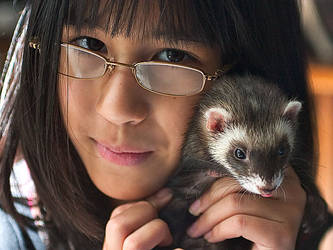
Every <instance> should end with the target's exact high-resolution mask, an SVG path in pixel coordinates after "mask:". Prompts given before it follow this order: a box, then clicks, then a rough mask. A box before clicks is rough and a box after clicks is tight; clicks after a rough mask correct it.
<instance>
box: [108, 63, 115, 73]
mask: <svg viewBox="0 0 333 250" xmlns="http://www.w3.org/2000/svg"><path fill="white" fill-rule="evenodd" d="M115 67H116V65H112V64H108V65H107V68H106V71H108V72H109V74H111V73H112V71H113V70H114V68H115Z"/></svg>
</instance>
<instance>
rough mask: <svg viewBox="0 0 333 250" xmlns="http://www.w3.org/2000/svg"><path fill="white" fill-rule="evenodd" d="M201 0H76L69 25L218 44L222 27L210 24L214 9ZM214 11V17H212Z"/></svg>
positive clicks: (126, 33) (147, 36)
mask: <svg viewBox="0 0 333 250" xmlns="http://www.w3.org/2000/svg"><path fill="white" fill-rule="evenodd" d="M199 2H201V1H186V0H180V1H174V0H163V1H161V0H121V1H120V0H118V1H117V0H113V1H111V0H101V1H97V0H93V1H88V0H72V1H71V5H70V8H69V12H68V18H67V23H66V24H67V25H68V24H69V25H73V26H74V27H75V28H76V29H78V30H80V29H81V28H87V27H88V28H90V29H94V28H95V27H96V26H98V27H99V28H102V29H104V30H105V32H107V33H108V34H110V35H111V36H117V35H123V36H126V37H132V38H135V39H147V38H148V39H156V40H162V39H163V40H168V41H169V42H179V41H193V42H199V43H204V44H205V45H209V46H211V47H215V46H216V43H217V42H216V41H217V39H216V36H217V35H218V34H217V33H218V30H216V28H214V27H210V26H209V23H210V22H209V20H208V19H209V18H213V17H212V16H211V14H212V13H210V12H211V10H210V9H205V8H201V9H199V8H198V6H200V4H198V3H199ZM208 15H210V17H208Z"/></svg>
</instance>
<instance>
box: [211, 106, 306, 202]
mask: <svg viewBox="0 0 333 250" xmlns="http://www.w3.org/2000/svg"><path fill="white" fill-rule="evenodd" d="M301 107H302V104H301V103H300V102H298V101H289V102H287V103H286V104H285V106H284V107H283V108H282V110H281V111H279V112H277V113H276V114H266V115H265V114H263V113H262V112H258V114H255V113H253V114H252V115H251V116H250V118H249V119H248V118H246V119H242V120H241V121H238V120H237V118H235V116H237V115H233V114H232V113H231V112H230V111H228V110H226V109H225V108H223V107H214V108H209V109H208V110H207V111H206V113H205V118H206V119H205V127H206V129H207V133H208V134H209V143H208V145H209V151H210V154H211V155H212V157H213V158H214V160H215V161H217V162H218V163H220V164H221V165H222V166H223V167H224V168H225V169H227V170H228V172H229V173H230V174H231V175H232V176H233V177H234V178H235V179H236V180H237V181H238V182H239V183H240V185H241V186H242V187H243V188H245V189H246V190H248V191H250V192H252V193H256V194H260V195H261V196H263V197H270V196H272V192H273V191H274V190H276V189H277V188H278V187H279V186H280V185H281V183H282V181H283V178H284V172H285V169H286V168H287V167H288V160H289V157H290V154H291V152H292V150H293V148H294V144H295V142H294V140H295V133H296V120H297V116H298V113H299V111H300V109H301Z"/></svg>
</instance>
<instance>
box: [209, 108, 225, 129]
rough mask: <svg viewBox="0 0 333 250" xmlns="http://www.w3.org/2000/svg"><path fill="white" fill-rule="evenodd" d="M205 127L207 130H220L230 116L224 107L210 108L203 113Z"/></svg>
mask: <svg viewBox="0 0 333 250" xmlns="http://www.w3.org/2000/svg"><path fill="white" fill-rule="evenodd" d="M205 117H206V128H207V130H208V131H209V132H222V131H223V130H224V128H225V126H226V123H227V122H228V121H230V119H231V116H230V114H229V112H228V111H226V110H225V109H224V108H210V109H208V110H207V111H206V113H205Z"/></svg>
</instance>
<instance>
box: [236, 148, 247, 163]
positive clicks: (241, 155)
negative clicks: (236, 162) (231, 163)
mask: <svg viewBox="0 0 333 250" xmlns="http://www.w3.org/2000/svg"><path fill="white" fill-rule="evenodd" d="M235 157H236V158H237V159H240V160H244V159H246V154H245V152H244V151H243V150H241V149H239V148H237V149H236V150H235Z"/></svg>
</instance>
